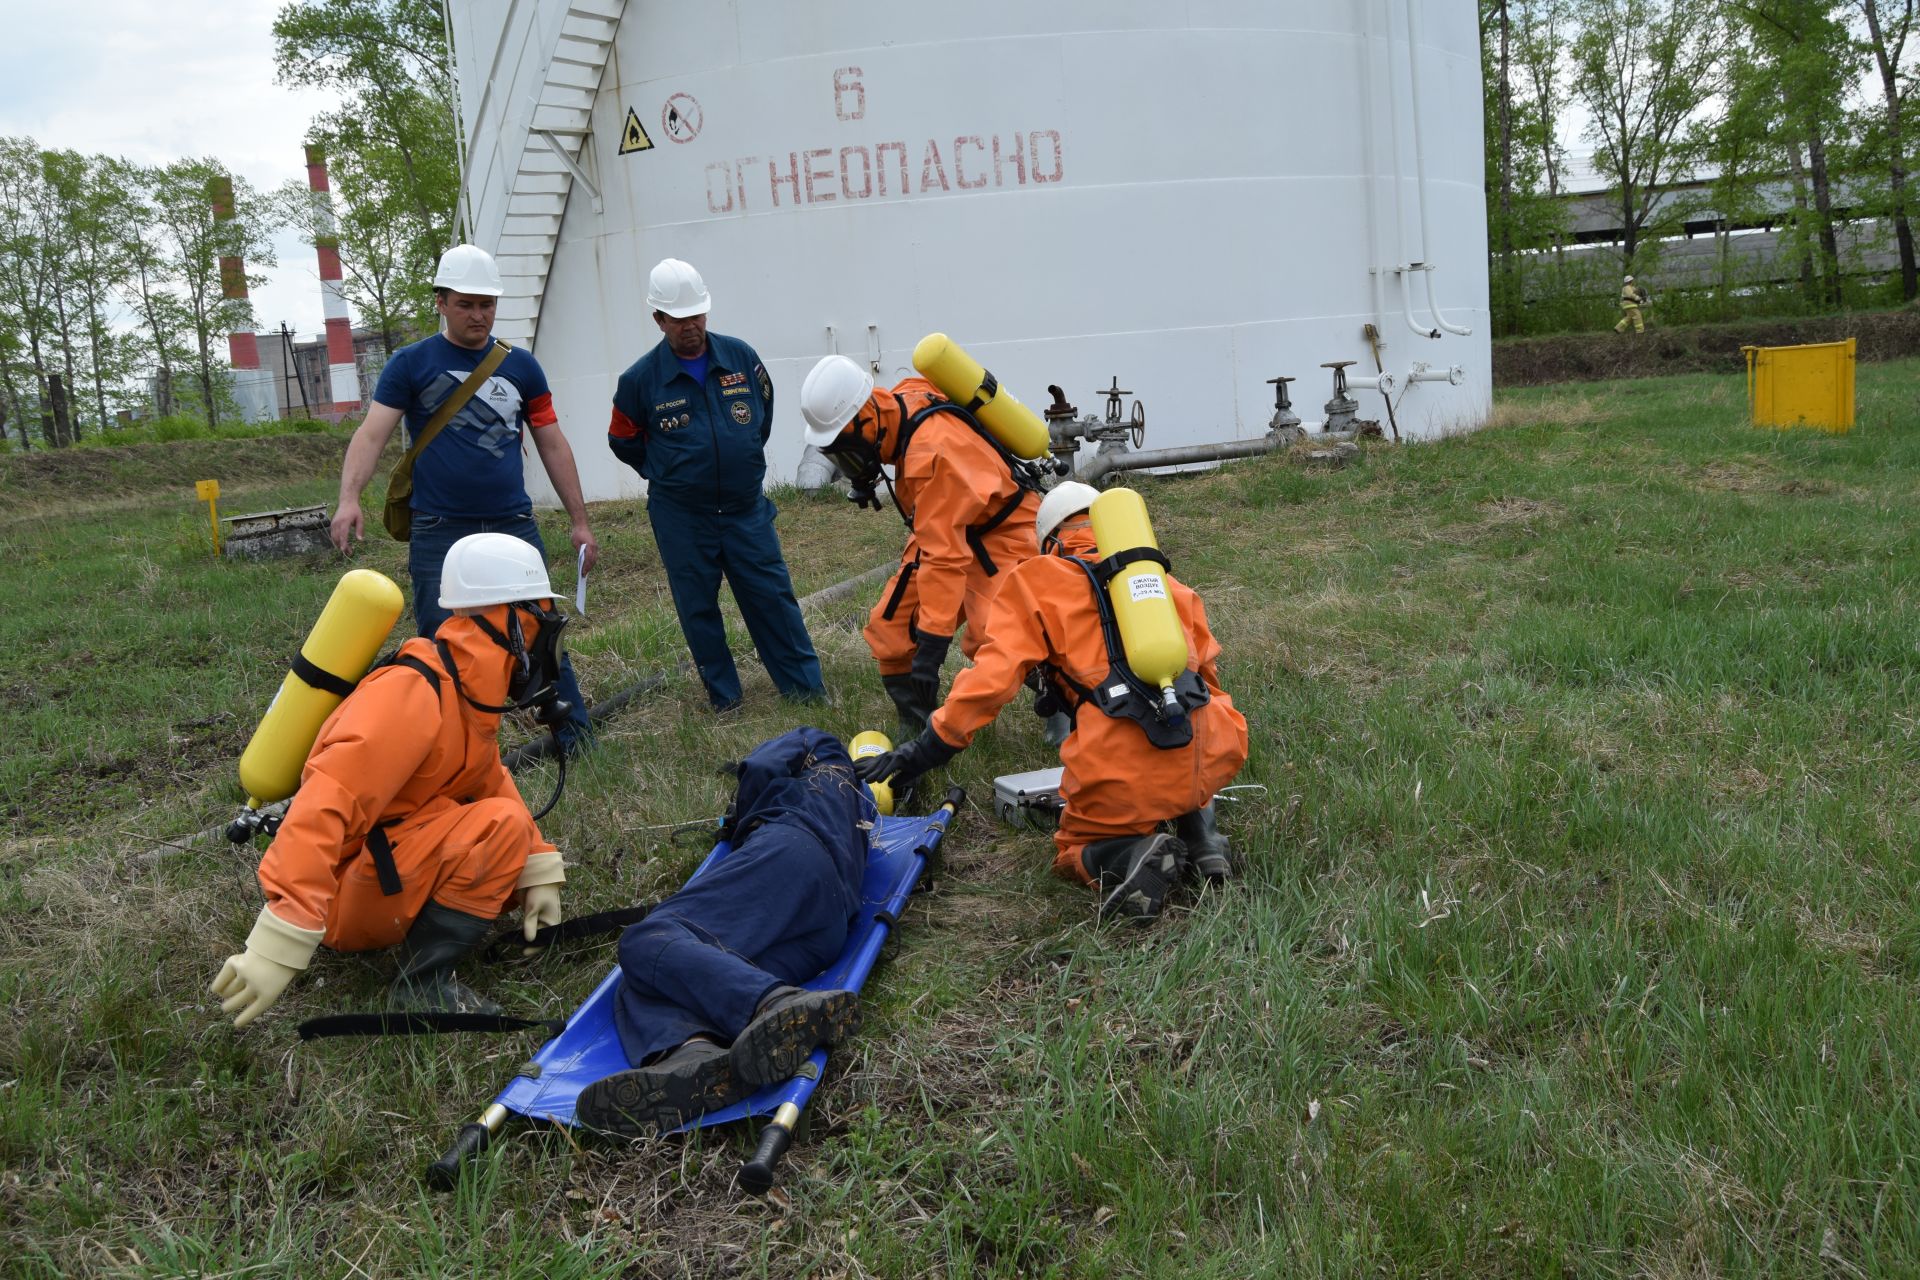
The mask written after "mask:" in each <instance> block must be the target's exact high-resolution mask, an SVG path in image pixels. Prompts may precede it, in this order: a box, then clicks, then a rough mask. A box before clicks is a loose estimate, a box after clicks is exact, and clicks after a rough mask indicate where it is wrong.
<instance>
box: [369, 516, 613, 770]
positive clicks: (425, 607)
mask: <svg viewBox="0 0 1920 1280" xmlns="http://www.w3.org/2000/svg"><path fill="white" fill-rule="evenodd" d="M470 533H509V534H512V535H513V536H514V537H516V538H518V539H520V541H522V542H524V543H527V544H528V545H529V546H531V547H532V548H533V549H534V550H535V551H538V552H539V553H540V558H541V559H542V560H545V559H546V558H547V548H546V544H545V543H543V542H541V541H540V526H539V525H537V524H535V523H534V519H533V513H532V512H531V511H523V512H521V513H520V514H519V515H517V516H502V517H499V518H497V519H475V518H472V517H469V516H430V515H427V514H426V513H425V512H420V511H416V512H414V513H413V538H412V540H411V541H409V542H408V543H407V576H408V577H409V578H411V579H412V580H413V623H414V627H415V629H416V630H417V631H418V632H419V633H420V634H421V635H423V636H430V635H432V634H433V633H434V631H436V630H437V629H438V628H439V626H440V624H441V623H443V622H445V621H446V620H447V619H448V618H449V617H451V616H452V613H451V611H450V610H447V609H442V608H441V607H440V570H441V568H442V566H443V565H445V563H446V559H447V552H448V550H449V549H451V548H452V546H453V544H454V543H456V542H458V541H460V539H462V538H464V537H466V536H467V535H468V534H470ZM555 603H556V604H558V603H559V602H558V601H555ZM557 683H558V684H559V687H560V696H561V697H562V698H565V699H566V700H567V701H568V702H571V703H572V704H573V714H572V715H571V716H569V717H568V718H567V722H566V723H565V724H563V725H561V726H560V731H559V734H558V737H559V739H560V745H561V746H562V747H563V748H565V749H566V750H568V751H571V750H573V749H574V747H575V746H576V745H577V744H581V743H586V742H590V741H592V739H593V726H592V725H591V723H590V722H589V721H588V720H587V700H586V699H585V698H583V697H581V696H580V682H579V681H578V680H576V679H574V676H573V659H571V658H569V657H567V656H566V654H565V653H562V654H561V657H560V679H559V681H558V682H557Z"/></svg>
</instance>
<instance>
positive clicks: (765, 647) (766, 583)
mask: <svg viewBox="0 0 1920 1280" xmlns="http://www.w3.org/2000/svg"><path fill="white" fill-rule="evenodd" d="M776 514H777V511H776V508H775V507H774V505H773V501H772V499H770V498H767V497H766V496H765V495H762V496H761V498H760V503H759V505H758V506H757V507H754V508H751V509H749V510H746V511H739V512H733V511H720V512H715V511H704V510H699V509H695V508H690V507H684V506H680V505H678V504H676V503H675V502H673V501H672V500H671V499H669V498H667V497H665V496H663V495H654V496H651V497H649V498H648V499H647V519H648V521H649V522H650V523H651V524H652V525H653V540H654V543H655V545H656V546H658V547H659V548H660V563H661V565H662V567H664V568H665V569H666V571H667V586H668V587H669V588H670V589H671V590H672V592H673V608H674V611H675V612H676V613H678V614H679V615H680V632H681V634H682V635H684V636H685V637H686V638H687V648H688V649H690V650H692V651H693V662H694V665H695V666H696V667H698V668H699V671H700V683H701V684H703V685H705V686H706V690H707V700H708V701H709V702H711V703H712V704H713V706H714V707H715V708H717V709H724V708H727V707H731V706H732V705H734V704H735V703H737V702H739V701H740V673H739V672H738V671H737V670H735V668H734V665H733V654H732V652H730V651H729V650H728V648H727V627H726V623H725V621H724V620H723V619H722V618H721V616H720V578H721V575H723V574H724V575H725V576H726V579H727V585H728V586H730V587H732V588H733V598H734V602H735V603H737V604H738V605H739V606H740V616H741V618H742V619H744V620H745V622H746V624H747V633H748V634H749V635H750V636H752V637H753V647H754V649H755V650H756V651H757V652H758V653H759V655H760V661H761V664H762V665H764V666H765V667H766V669H767V674H768V675H770V676H772V677H773V684H774V687H775V688H777V689H778V690H780V692H781V693H782V694H783V695H784V696H786V697H789V698H817V697H821V696H823V695H824V694H825V692H826V686H825V685H824V684H822V682H821V679H820V659H819V658H817V657H815V656H814V652H813V639H812V637H810V636H808V635H807V624H806V622H805V620H804V619H802V618H801V616H800V602H799V601H798V600H796V599H794V595H793V579H792V578H790V577H789V576H788V575H787V562H786V560H785V559H783V558H782V557H781V554H780V536H779V535H778V534H776V533H775V532H774V531H773V518H774V516H775V515H776Z"/></svg>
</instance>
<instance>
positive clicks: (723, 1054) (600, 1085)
mask: <svg viewBox="0 0 1920 1280" xmlns="http://www.w3.org/2000/svg"><path fill="white" fill-rule="evenodd" d="M744 1097H746V1093H745V1092H744V1091H743V1090H742V1089H741V1088H740V1086H739V1084H738V1083H737V1082H736V1081H735V1080H734V1076H733V1063H732V1060H731V1059H730V1058H728V1056H727V1051H726V1050H725V1049H724V1048H722V1047H721V1046H719V1045H717V1044H715V1043H713V1041H711V1040H689V1041H687V1042H686V1043H685V1044H683V1045H680V1046H679V1047H677V1048H675V1049H672V1050H670V1051H668V1052H666V1053H663V1054H661V1055H660V1056H659V1057H657V1058H655V1059H654V1060H653V1061H652V1062H650V1063H648V1064H647V1065H645V1066H642V1067H635V1068H633V1070H631V1071H619V1072H615V1073H614V1074H613V1075H610V1076H607V1077H605V1078H604V1079H600V1080H595V1081H594V1082H593V1083H592V1084H590V1085H588V1086H587V1087H586V1088H584V1089H582V1090H581V1091H580V1098H579V1101H578V1102H576V1103H575V1104H574V1110H573V1114H574V1117H575V1118H576V1119H578V1120H579V1121H580V1123H581V1124H584V1125H586V1126H587V1127H588V1128H589V1129H599V1130H601V1131H602V1132H604V1133H617V1134H620V1135H622V1136H624V1137H628V1138H638V1137H642V1136H644V1135H647V1134H652V1133H656V1132H657V1133H664V1132H666V1131H667V1130H669V1129H678V1128H679V1127H680V1126H681V1125H683V1124H685V1123H686V1122H687V1121H689V1120H693V1119H697V1118H698V1117H700V1116H702V1115H705V1114H706V1113H707V1112H709V1111H718V1110H720V1109H721V1108H722V1107H730V1106H732V1105H733V1104H734V1103H736V1102H738V1101H740V1099H742V1098H744Z"/></svg>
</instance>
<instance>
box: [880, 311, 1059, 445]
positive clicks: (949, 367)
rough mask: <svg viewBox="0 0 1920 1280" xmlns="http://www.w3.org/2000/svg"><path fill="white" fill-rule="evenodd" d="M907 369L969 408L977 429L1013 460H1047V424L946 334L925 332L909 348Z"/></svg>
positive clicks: (941, 392)
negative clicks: (910, 360)
mask: <svg viewBox="0 0 1920 1280" xmlns="http://www.w3.org/2000/svg"><path fill="white" fill-rule="evenodd" d="M913 367H914V368H916V369H918V370H919V371H920V375H921V376H922V377H924V378H925V379H926V380H927V381H928V382H931V383H932V384H933V385H934V386H936V387H938V388H940V394H941V395H943V396H945V397H946V398H947V399H949V400H951V401H953V402H954V403H955V404H959V405H965V406H967V408H969V409H971V410H972V411H973V416H974V417H976V418H978V419H980V425H981V426H983V427H985V428H986V429H987V430H988V431H991V432H992V433H993V438H994V439H996V440H998V441H999V442H1000V443H1001V444H1003V445H1005V446H1006V447H1007V448H1008V449H1009V450H1011V451H1012V452H1013V455H1014V456H1015V457H1018V458H1028V459H1033V458H1044V457H1046V456H1047V444H1048V439H1047V424H1046V423H1044V422H1042V421H1040V419H1039V418H1037V417H1035V416H1034V412H1033V410H1031V409H1029V408H1027V406H1025V405H1023V404H1021V403H1020V402H1019V401H1018V400H1016V399H1014V397H1013V393H1012V392H1011V391H1008V390H1007V389H1006V388H1005V387H1003V386H1001V385H1000V381H999V379H997V378H995V377H994V376H993V375H992V374H991V373H988V372H987V371H986V370H985V369H983V368H981V367H980V362H979V361H978V360H975V359H974V358H973V357H972V356H970V355H968V354H967V351H966V348H965V347H962V346H961V345H960V344H959V343H957V342H955V341H954V340H953V339H952V338H949V337H948V336H947V335H946V334H944V333H930V334H928V335H927V336H926V337H924V338H922V339H920V342H919V344H918V345H916V346H915V347H914V349H913Z"/></svg>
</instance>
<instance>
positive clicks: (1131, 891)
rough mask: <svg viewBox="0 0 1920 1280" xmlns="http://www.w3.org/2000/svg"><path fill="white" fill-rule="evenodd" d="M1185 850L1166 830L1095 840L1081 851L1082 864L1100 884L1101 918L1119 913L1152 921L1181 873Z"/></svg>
mask: <svg viewBox="0 0 1920 1280" xmlns="http://www.w3.org/2000/svg"><path fill="white" fill-rule="evenodd" d="M1184 852H1185V850H1184V849H1183V848H1182V847H1181V844H1180V841H1179V840H1178V839H1177V838H1175V837H1173V836H1170V835H1166V834H1165V833H1161V834H1157V835H1144V836H1119V837H1117V838H1115V839H1112V840H1095V841H1094V842H1093V843H1092V844H1090V845H1088V846H1087V847H1086V848H1084V849H1082V850H1081V851H1080V865H1081V866H1083V867H1085V868H1086V869H1087V874H1088V875H1090V876H1092V877H1093V878H1094V881H1095V882H1096V883H1097V884H1099V886H1100V888H1101V890H1102V891H1103V892H1104V893H1105V895H1106V896H1105V897H1103V898H1101V900H1100V918H1101V919H1103V920H1110V919H1112V918H1114V917H1116V916H1119V917H1123V918H1126V919H1130V920H1134V921H1137V922H1138V923H1140V924H1148V923H1151V922H1152V921H1153V920H1154V919H1155V918H1156V917H1158V916H1159V914H1160V906H1161V904H1162V903H1164V902H1165V901H1166V900H1167V890H1168V889H1170V888H1172V887H1173V882H1174V881H1175V880H1176V879H1178V878H1179V875H1180V859H1181V857H1182V855H1183V854H1184Z"/></svg>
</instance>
